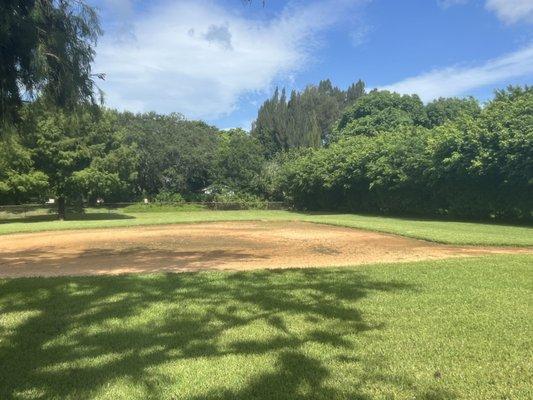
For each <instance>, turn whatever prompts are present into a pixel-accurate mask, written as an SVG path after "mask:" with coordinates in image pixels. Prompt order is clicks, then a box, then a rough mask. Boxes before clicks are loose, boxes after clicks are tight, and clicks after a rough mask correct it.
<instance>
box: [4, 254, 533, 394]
mask: <svg viewBox="0 0 533 400" xmlns="http://www.w3.org/2000/svg"><path fill="white" fill-rule="evenodd" d="M532 262H533V257H531V256H497V257H496V256H492V257H485V258H474V259H468V260H465V259H453V260H446V261H438V262H435V261H434V262H419V263H405V264H393V265H370V266H364V267H357V268H342V269H305V270H278V271H260V272H248V273H243V272H241V273H216V272H204V273H192V274H158V275H129V276H117V277H81V278H80V277H78V278H27V279H11V280H0V360H1V362H0V398H1V399H12V398H13V399H76V400H79V399H113V400H117V399H128V400H130V399H175V400H178V399H188V400H193V399H194V400H199V399H207V400H209V399H243V400H249V399H291V400H298V399H328V400H331V399H434V400H435V399H440V400H444V399H517V400H519V399H530V398H532V396H533V391H532V390H533V389H532V385H531V382H532V381H533V373H532V368H531V365H532V362H533V359H532V353H531V349H532V339H531V331H532V329H533V323H532V318H531V308H530V304H531V291H532V286H533V270H532V268H531V266H532Z"/></svg>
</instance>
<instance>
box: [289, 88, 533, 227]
mask: <svg viewBox="0 0 533 400" xmlns="http://www.w3.org/2000/svg"><path fill="white" fill-rule="evenodd" d="M383 95H384V96H387V95H388V94H387V92H383ZM370 96H372V94H370V95H368V96H367V97H370ZM393 96H394V97H395V98H396V99H395V100H400V98H399V95H393ZM408 100H409V102H411V101H412V99H408ZM365 103H366V101H365ZM356 104H357V103H356ZM356 109H357V106H356V107H353V108H352V109H350V110H349V111H348V113H347V114H348V117H347V118H346V122H345V123H344V125H343V126H344V128H343V129H344V130H346V131H343V130H341V136H340V137H339V139H338V141H337V142H336V143H334V144H332V145H331V146H329V147H328V148H323V149H316V150H311V151H308V152H307V153H305V154H302V155H301V156H300V157H297V158H293V159H291V160H289V161H288V162H287V163H286V164H285V165H284V167H283V168H282V176H283V178H282V179H280V180H279V182H280V184H281V186H282V188H283V191H284V192H285V193H287V195H288V196H289V197H290V199H291V200H292V201H293V202H294V204H295V205H296V206H297V207H300V208H304V209H311V210H313V209H330V210H332V209H346V210H357V211H377V212H386V213H416V214H424V215H435V214H440V215H452V216H460V217H469V218H488V217H498V218H530V217H531V210H532V209H533V146H532V143H533V89H532V88H528V87H526V88H519V87H516V88H509V89H508V90H503V91H499V92H498V93H497V94H496V96H495V98H494V100H492V101H491V102H489V103H488V104H487V105H486V107H485V108H484V109H483V110H481V111H479V112H474V113H469V112H465V113H457V114H456V115H457V117H456V119H454V120H448V121H447V122H446V123H445V124H444V125H440V126H437V127H434V128H432V129H429V128H425V127H423V126H421V125H422V124H418V123H415V121H414V120H412V121H411V122H410V123H409V122H408V121H407V120H406V123H405V124H399V125H398V126H396V125H393V126H390V127H389V128H387V129H385V130H384V131H383V132H381V133H376V132H373V133H371V136H369V135H368V134H364V133H363V132H365V131H364V129H362V130H361V131H360V132H359V131H358V129H359V128H360V127H362V126H366V122H367V116H366V115H364V114H362V113H359V112H354V111H355V110H356ZM418 109H419V107H418V106H417V107H416V110H417V112H416V114H419V111H418ZM422 109H423V108H422ZM472 114H473V115H474V116H473V115H472ZM359 120H363V121H364V122H363V123H362V124H360V123H359ZM376 126H378V127H379V128H382V127H383V125H382V124H381V122H377V125H376ZM356 127H357V128H356ZM357 133H360V134H357Z"/></svg>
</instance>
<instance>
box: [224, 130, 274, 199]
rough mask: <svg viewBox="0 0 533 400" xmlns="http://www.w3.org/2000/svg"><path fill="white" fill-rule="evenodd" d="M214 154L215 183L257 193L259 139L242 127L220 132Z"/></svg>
mask: <svg viewBox="0 0 533 400" xmlns="http://www.w3.org/2000/svg"><path fill="white" fill-rule="evenodd" d="M221 135H222V140H221V143H220V145H219V147H218V151H217V156H216V171H217V179H216V180H217V183H219V184H221V185H224V186H228V187H229V188H231V189H233V190H237V191H241V192H250V193H257V192H258V191H259V187H258V179H259V174H260V172H261V169H262V166H263V163H264V161H265V159H264V157H263V151H264V150H263V148H262V147H261V144H260V143H259V141H258V140H257V139H256V138H254V137H252V136H250V135H249V134H248V133H246V132H245V131H243V130H242V129H231V130H229V131H226V132H222V134H221Z"/></svg>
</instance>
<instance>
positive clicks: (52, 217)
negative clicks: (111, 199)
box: [0, 212, 135, 224]
mask: <svg viewBox="0 0 533 400" xmlns="http://www.w3.org/2000/svg"><path fill="white" fill-rule="evenodd" d="M114 219H135V217H134V216H132V215H126V214H121V213H115V212H109V213H108V212H89V213H76V214H74V213H71V214H67V217H66V219H65V221H105V220H114ZM50 221H57V215H56V214H43V215H29V216H27V217H24V216H20V217H14V218H5V219H1V218H0V224H11V223H14V222H18V223H20V222H22V223H32V222H50Z"/></svg>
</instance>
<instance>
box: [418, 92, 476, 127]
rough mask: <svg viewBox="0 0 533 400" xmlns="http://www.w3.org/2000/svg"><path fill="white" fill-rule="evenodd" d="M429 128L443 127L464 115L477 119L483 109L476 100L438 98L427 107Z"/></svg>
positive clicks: (469, 98) (468, 98)
mask: <svg viewBox="0 0 533 400" xmlns="http://www.w3.org/2000/svg"><path fill="white" fill-rule="evenodd" d="M426 112H427V116H428V127H430V128H431V127H434V126H439V125H443V124H444V123H446V122H448V121H454V120H456V119H458V118H459V117H461V116H463V115H469V116H471V117H476V116H478V115H479V113H480V112H481V107H480V106H479V103H478V101H477V100H476V99H474V98H473V97H467V98H465V99H459V98H456V97H452V98H444V97H441V98H438V99H437V100H433V101H432V102H431V103H429V104H428V105H427V106H426Z"/></svg>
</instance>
